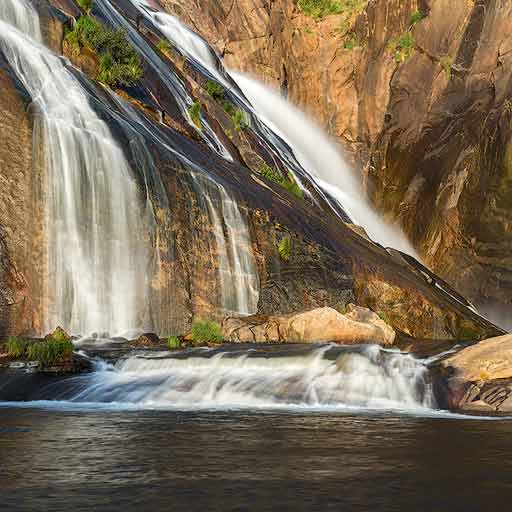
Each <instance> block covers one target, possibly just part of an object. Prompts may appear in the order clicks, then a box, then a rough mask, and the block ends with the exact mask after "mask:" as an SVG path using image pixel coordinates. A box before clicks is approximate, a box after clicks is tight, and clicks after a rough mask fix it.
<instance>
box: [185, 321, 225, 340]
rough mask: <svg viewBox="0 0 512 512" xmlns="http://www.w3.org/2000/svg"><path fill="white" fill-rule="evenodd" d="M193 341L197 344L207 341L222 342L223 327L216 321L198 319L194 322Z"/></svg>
mask: <svg viewBox="0 0 512 512" xmlns="http://www.w3.org/2000/svg"><path fill="white" fill-rule="evenodd" d="M192 341H193V342H194V344H196V345H203V344H205V343H222V342H223V341H224V336H222V329H221V327H220V325H219V324H218V323H216V322H212V321H209V320H205V321H203V320H197V321H196V322H194V323H193V324H192Z"/></svg>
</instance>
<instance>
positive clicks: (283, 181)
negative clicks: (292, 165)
mask: <svg viewBox="0 0 512 512" xmlns="http://www.w3.org/2000/svg"><path fill="white" fill-rule="evenodd" d="M260 174H261V175H262V176H263V177H264V178H265V179H267V180H269V181H273V182H274V183H277V184H278V185H281V187H283V188H285V189H286V190H288V192H291V193H292V194H294V195H295V196H296V197H298V198H299V199H304V192H303V191H302V189H301V188H300V187H299V185H298V183H297V182H296V181H295V178H294V176H293V174H292V173H291V172H288V174H287V175H286V177H284V176H283V175H282V174H281V173H280V172H279V171H278V170H277V169H274V168H273V167H270V165H268V164H266V163H264V164H263V165H262V166H261V167H260Z"/></svg>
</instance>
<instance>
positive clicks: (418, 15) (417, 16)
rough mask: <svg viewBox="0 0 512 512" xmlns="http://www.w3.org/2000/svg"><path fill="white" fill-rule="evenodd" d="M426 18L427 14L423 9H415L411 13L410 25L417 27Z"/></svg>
mask: <svg viewBox="0 0 512 512" xmlns="http://www.w3.org/2000/svg"><path fill="white" fill-rule="evenodd" d="M424 18H425V15H424V14H423V13H422V12H421V11H414V12H413V13H412V14H411V20H410V21H409V25H410V27H411V28H413V27H415V26H416V25H417V24H418V23H419V22H420V21H421V20H423V19H424Z"/></svg>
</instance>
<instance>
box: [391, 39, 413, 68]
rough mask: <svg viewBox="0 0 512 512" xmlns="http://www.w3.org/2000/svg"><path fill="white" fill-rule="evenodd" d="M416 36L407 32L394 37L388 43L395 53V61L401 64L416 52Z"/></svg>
mask: <svg viewBox="0 0 512 512" xmlns="http://www.w3.org/2000/svg"><path fill="white" fill-rule="evenodd" d="M414 44H415V43H414V36H413V35H412V34H411V33H410V32H407V33H406V34H404V35H402V36H400V37H394V38H392V39H391V40H390V41H389V43H388V49H389V50H390V51H391V53H393V56H394V59H395V62H396V63H397V64H401V63H402V62H404V61H406V60H407V59H408V58H409V57H410V56H411V55H412V54H413V52H414Z"/></svg>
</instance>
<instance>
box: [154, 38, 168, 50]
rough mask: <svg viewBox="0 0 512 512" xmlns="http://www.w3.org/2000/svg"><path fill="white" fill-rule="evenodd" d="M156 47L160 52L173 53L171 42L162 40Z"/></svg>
mask: <svg viewBox="0 0 512 512" xmlns="http://www.w3.org/2000/svg"><path fill="white" fill-rule="evenodd" d="M156 47H157V48H158V51H160V52H162V53H166V52H169V51H171V45H170V43H169V41H167V39H160V41H158V44H157V45H156Z"/></svg>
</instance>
